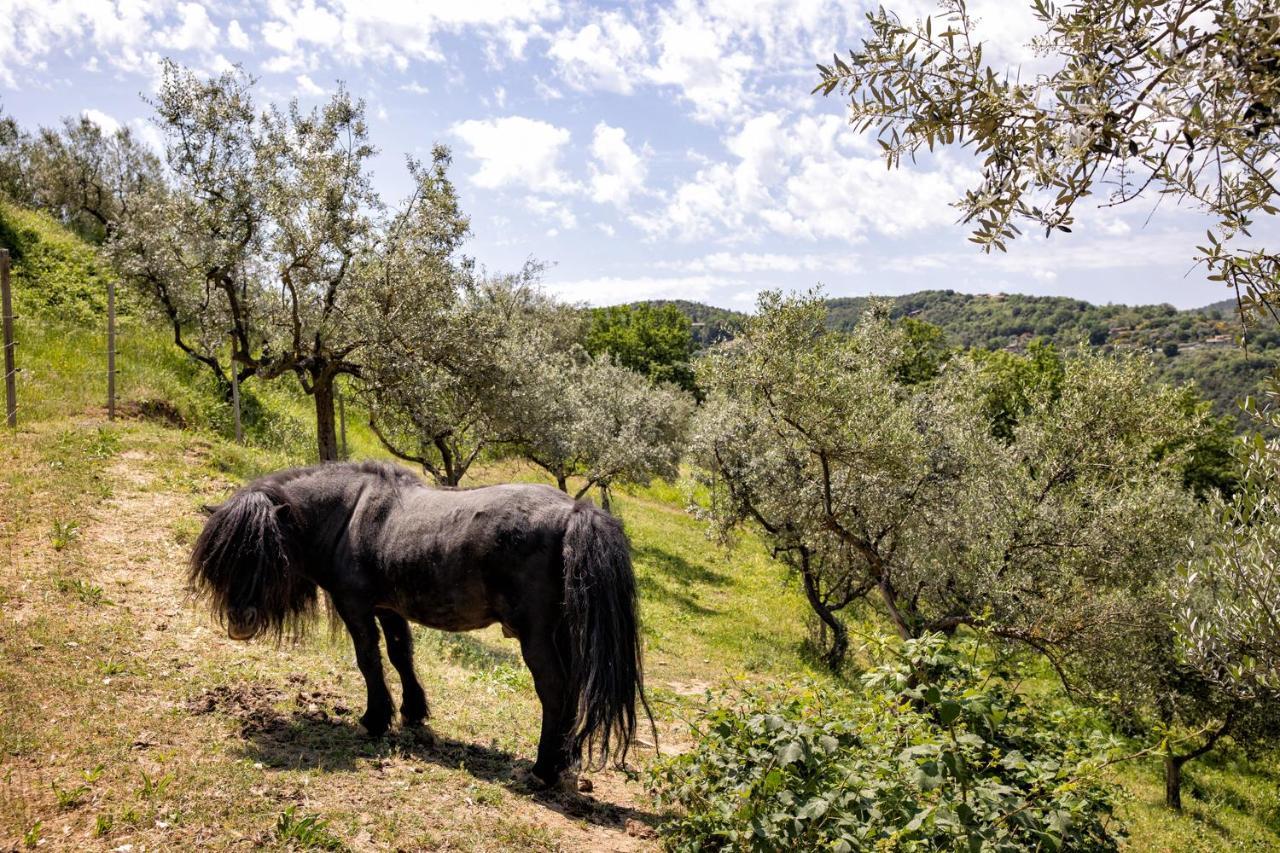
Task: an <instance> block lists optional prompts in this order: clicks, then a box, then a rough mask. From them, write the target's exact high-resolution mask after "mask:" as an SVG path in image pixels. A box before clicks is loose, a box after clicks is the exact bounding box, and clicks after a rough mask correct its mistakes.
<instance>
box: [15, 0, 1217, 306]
mask: <svg viewBox="0 0 1280 853" xmlns="http://www.w3.org/2000/svg"><path fill="white" fill-rule="evenodd" d="M867 5H868V4H866V3H865V2H862V0H858V2H827V0H790V2H773V1H772V0H707V2H697V0H676V2H662V3H648V2H634V3H594V4H593V3H576V2H563V3H562V2H556V0H525V2H516V0H467V2H407V0H400V2H386V3H383V2H378V0H271V2H268V3H265V4H258V3H243V2H234V0H233V1H232V2H219V3H212V2H210V3H207V4H206V3H200V2H173V0H80V2H67V0H0V21H2V22H5V23H4V24H0V98H2V99H3V107H4V109H5V111H6V112H8V113H10V114H12V115H13V116H14V117H15V118H17V120H18V121H19V122H21V123H22V124H24V125H25V126H28V127H32V126H34V125H37V124H52V123H55V122H56V121H58V119H59V118H60V117H61V116H65V115H79V114H87V115H89V116H90V117H92V118H94V120H96V121H98V122H99V123H101V124H103V125H104V126H106V127H112V126H115V125H117V124H123V125H129V126H132V127H134V128H136V129H137V130H138V132H140V133H142V134H143V135H144V137H146V138H149V139H151V140H152V141H153V142H154V141H158V139H157V134H156V133H155V129H154V128H152V127H151V126H150V124H149V115H150V108H149V107H148V106H147V104H146V103H145V101H144V99H143V98H144V96H145V95H147V94H149V93H150V92H151V91H152V90H153V88H154V85H155V80H156V74H157V67H158V63H159V61H160V59H161V58H162V57H172V58H174V59H176V60H178V61H180V62H182V63H184V64H186V65H188V66H190V67H192V68H195V69H197V70H201V71H206V72H213V71H216V70H219V69H222V68H225V67H228V66H229V65H231V64H233V63H236V64H241V65H243V66H244V67H245V68H246V69H247V70H248V71H249V72H250V73H252V74H253V75H255V76H256V77H258V78H259V80H260V83H259V97H261V98H263V99H272V100H279V101H284V100H287V99H289V98H292V97H297V98H299V99H300V100H301V101H302V103H303V104H307V103H311V102H317V101H318V100H320V99H322V98H324V96H325V93H326V92H329V91H331V90H332V89H333V87H334V85H335V83H336V81H339V80H341V81H344V82H345V83H346V84H347V86H348V87H349V88H350V89H351V91H352V92H353V93H355V94H356V95H358V96H360V97H363V98H364V99H365V100H366V101H367V102H368V110H369V119H370V129H371V136H372V138H373V141H374V142H375V143H376V144H377V145H378V146H379V148H380V149H381V152H382V153H381V154H380V156H379V158H378V160H377V163H376V172H377V183H378V185H379V187H380V189H381V190H382V191H383V192H384V193H385V194H386V195H387V196H388V197H389V198H396V197H398V196H400V195H401V194H402V193H403V192H404V191H405V189H406V188H407V181H406V180H405V171H404V168H403V157H404V155H405V154H406V153H411V154H416V155H418V156H426V155H427V154H428V153H429V151H430V148H431V145H432V143H433V142H436V141H440V142H444V143H446V144H448V145H449V146H450V147H451V148H452V149H453V152H454V166H453V172H452V174H453V178H454V180H455V182H456V183H457V185H458V187H459V190H460V192H461V195H462V199H463V204H464V206H465V208H466V210H467V211H468V212H469V213H470V214H471V216H472V228H473V232H474V236H473V238H472V240H471V243H470V244H469V246H468V248H467V251H468V252H469V253H470V254H472V255H474V256H475V257H476V258H477V259H478V261H479V262H480V263H482V264H484V265H485V266H486V267H488V268H489V269H491V270H495V271H502V270H513V269H515V268H517V267H519V266H520V265H521V264H522V263H524V261H525V260H526V259H528V258H536V259H538V260H541V261H544V262H547V263H548V264H549V265H550V266H549V267H548V269H547V272H546V274H545V279H544V281H545V284H546V286H547V288H548V289H549V290H551V291H553V292H555V293H557V294H559V295H561V296H563V297H565V298H567V299H570V300H574V301H587V302H591V303H593V304H609V303H616V302H624V301H629V300H633V299H647V298H688V299H697V300H701V301H705V302H710V303H713V304H717V305H722V306H725V307H730V308H738V309H746V308H749V307H750V306H751V305H752V303H753V302H754V298H755V294H756V293H757V292H758V291H759V290H761V289H763V288H783V289H803V288H808V287H811V286H813V285H816V284H821V285H823V286H824V288H825V289H826V292H827V293H828V294H830V295H833V296H845V295H862V294H868V293H878V294H896V293H906V292H910V291H914V290H920V289H924V288H952V289H955V290H961V291H966V292H973V293H988V292H997V291H1003V292H1019V293H1033V294H1054V295H1069V296H1075V297H1079V298H1083V299H1088V300H1090V301H1093V302H1129V303H1146V302H1171V303H1173V304H1175V305H1177V306H1179V307H1192V306H1196V305H1203V304H1206V303H1209V302H1213V301H1216V300H1218V299H1222V298H1225V297H1226V296H1228V295H1229V294H1228V293H1227V292H1226V291H1225V290H1224V289H1222V288H1221V287H1220V286H1217V285H1213V284H1211V283H1209V282H1206V281H1205V280H1204V275H1203V272H1202V270H1198V269H1192V264H1191V252H1192V248H1191V247H1192V246H1193V245H1194V244H1195V242H1196V240H1197V238H1198V237H1199V236H1202V235H1203V233H1204V225H1205V222H1204V220H1203V219H1201V218H1200V217H1199V216H1198V215H1196V214H1194V213H1190V212H1181V211H1178V210H1176V209H1174V208H1173V207H1172V206H1167V207H1161V208H1160V209H1159V210H1156V211H1155V213H1154V215H1152V209H1151V204H1148V203H1145V202H1144V203H1142V205H1141V206H1137V205H1135V206H1132V207H1129V208H1126V209H1120V210H1117V209H1106V210H1104V209H1100V208H1098V207H1097V206H1096V205H1085V206H1084V207H1082V208H1081V209H1080V211H1079V213H1080V221H1079V223H1078V227H1077V228H1076V229H1075V233H1073V234H1071V235H1057V236H1055V237H1054V238H1052V239H1051V240H1048V241H1045V240H1044V239H1041V238H1037V237H1030V238H1028V239H1025V240H1023V241H1022V242H1020V243H1017V244H1015V245H1014V246H1013V247H1012V248H1011V250H1010V253H1009V254H1008V255H1007V256H997V257H989V256H984V255H982V254H981V252H980V251H978V250H976V249H975V248H974V247H973V246H972V244H970V243H968V242H967V241H966V239H965V238H966V237H967V231H966V229H965V228H964V227H963V226H960V225H958V224H956V212H955V210H954V209H953V208H952V207H951V206H950V203H951V202H953V201H954V200H955V199H957V198H958V197H959V196H960V195H961V193H962V191H963V189H964V188H965V187H966V186H969V185H971V184H972V183H973V182H974V181H975V176H976V172H975V163H974V162H973V161H972V159H971V158H969V157H968V155H967V154H965V153H964V152H960V151H955V152H950V151H948V152H943V153H942V154H940V155H939V156H936V157H931V158H927V159H925V160H922V161H921V162H920V163H919V164H918V165H917V166H916V167H915V168H911V169H903V170H898V171H893V172H890V171H887V170H886V169H885V167H884V164H883V162H882V161H881V160H880V159H879V156H878V154H877V150H878V149H877V147H876V146H875V145H874V142H873V140H871V139H870V138H867V137H864V136H860V135H858V134H855V133H854V132H853V131H852V130H851V129H850V128H849V127H848V125H847V122H846V120H845V114H844V109H843V105H842V104H841V102H840V101H839V100H838V99H835V98H828V99H824V98H821V97H819V96H816V95H811V94H809V93H810V90H811V89H812V88H813V86H814V85H815V83H816V76H815V71H814V64H815V63H816V62H818V61H822V60H825V59H827V58H829V57H830V55H831V53H832V51H833V50H835V49H837V48H842V47H843V48H848V47H852V46H854V45H856V43H857V38H858V35H859V33H860V32H861V31H862V29H863V16H864V11H865V9H864V7H865V6H867ZM889 5H890V6H891V7H893V8H895V9H898V10H900V11H902V12H903V13H904V14H905V15H919V14H927V13H928V12H930V11H931V10H932V9H933V8H934V7H933V5H932V4H931V3H929V2H927V0H902V1H901V2H896V3H890V4H889ZM969 5H970V9H971V10H972V11H973V12H974V14H975V15H976V16H977V17H978V18H979V33H980V35H981V36H982V37H983V38H984V40H985V41H986V42H987V44H988V50H987V56H988V57H993V58H994V61H997V62H1001V63H1005V64H1008V65H1010V66H1021V67H1028V66H1029V65H1031V64H1033V63H1034V62H1036V59H1035V57H1034V56H1033V55H1032V54H1031V52H1030V50H1029V48H1028V41H1029V39H1030V37H1031V36H1032V35H1033V33H1034V22H1033V21H1032V20H1031V19H1030V15H1029V13H1026V12H1025V10H1024V9H1023V8H1022V6H1023V4H1021V3H1017V2H1014V0H971V2H970V4H969ZM6 25H7V26H6Z"/></svg>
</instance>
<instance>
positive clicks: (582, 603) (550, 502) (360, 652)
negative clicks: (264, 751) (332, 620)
mask: <svg viewBox="0 0 1280 853" xmlns="http://www.w3.org/2000/svg"><path fill="white" fill-rule="evenodd" d="M191 579H192V582H193V584H194V586H195V587H196V589H197V590H199V591H200V592H202V593H204V594H205V595H207V596H208V597H209V598H210V599H211V600H212V602H213V605H214V607H215V609H216V610H217V611H218V613H219V614H220V616H221V617H223V618H224V619H225V620H226V623H227V628H228V632H229V633H230V635H231V636H232V637H234V638H236V639H250V638H252V637H255V636H257V635H259V634H262V633H275V634H276V635H277V636H280V635H281V634H282V633H283V632H284V631H285V630H286V629H291V628H298V627H300V626H301V624H302V621H303V620H304V619H306V618H307V617H308V616H310V615H311V613H312V612H314V610H315V608H316V604H317V598H318V596H317V588H319V589H323V590H324V591H325V592H326V593H328V595H329V599H330V602H331V604H332V607H333V609H334V611H335V613H336V615H337V616H338V617H339V618H340V619H341V620H342V622H343V623H344V624H345V625H346V627H347V630H348V631H349V632H350V633H351V637H352V640H353V641H354V643H355V650H356V660H357V663H358V664H359V667H360V672H361V673H362V674H363V675H364V678H365V682H366V684H367V686H368V708H367V710H366V712H365V714H364V716H363V717H362V718H361V723H362V724H363V725H364V726H365V727H366V728H367V729H368V730H369V732H370V734H372V735H375V736H377V735H381V734H382V733H383V732H385V731H386V729H387V727H388V726H389V725H390V723H391V717H392V711H393V705H392V701H391V695H390V692H389V691H388V690H387V685H386V682H385V680H384V679H383V670H382V656H381V652H380V650H379V636H378V626H379V625H381V628H382V635H383V636H385V638H386V642H387V656H388V657H389V658H390V660H391V663H392V665H393V666H395V668H396V670H397V671H398V672H399V673H400V680H401V682H402V684H403V687H404V697H403V702H402V703H401V706H400V711H401V715H402V717H403V719H404V722H405V723H406V724H416V723H421V722H422V721H423V720H424V719H425V718H426V717H427V715H428V708H427V700H426V696H425V694H424V693H423V690H422V687H421V685H420V684H419V683H418V680H417V677H416V675H415V674H414V671H413V657H412V655H413V639H412V636H411V634H410V631H409V622H410V621H412V622H418V623H420V624H422V625H427V626H430V627H432V628H439V629H441V630H445V631H470V630H474V629H477V628H483V627H485V626H488V625H492V624H494V623H495V622H496V623H500V624H501V625H502V626H503V631H504V632H505V633H506V634H507V635H508V636H512V637H515V638H516V639H518V640H519V641H520V651H521V654H522V655H523V657H524V661H525V664H526V665H527V666H528V667H529V670H530V672H531V673H532V674H533V680H534V685H535V687H536V689H537V693H538V699H539V700H540V702H541V703H542V733H541V738H540V740H539V744H538V759H537V762H536V763H535V764H534V768H533V770H534V773H535V775H537V777H538V778H539V779H541V780H542V781H543V782H545V783H548V784H551V783H554V782H555V781H556V780H557V779H558V778H559V776H560V773H561V771H563V770H565V769H567V768H570V767H572V766H573V765H574V764H575V763H576V762H577V761H578V760H579V759H580V758H581V756H582V754H583V751H584V750H585V751H586V752H587V753H588V756H589V757H598V758H599V759H600V760H601V761H603V760H604V759H605V758H607V757H608V756H609V755H611V754H612V755H615V756H616V758H617V759H618V760H619V761H621V760H622V759H623V758H625V756H626V751H627V747H628V745H629V743H630V741H631V739H632V738H633V736H634V734H635V725H636V700H637V699H639V700H640V702H641V703H642V704H643V703H644V693H643V675H642V668H641V660H640V641H639V636H638V625H637V618H636V605H635V581H634V578H633V575H632V570H631V560H630V556H629V552H628V548H627V542H626V538H625V536H624V535H623V532H622V529H621V526H620V525H619V523H618V522H617V520H616V519H614V518H613V517H612V516H610V515H609V514H608V513H606V512H604V511H602V510H599V509H596V508H595V507H593V506H591V505H590V504H586V503H580V502H576V501H574V500H573V499H572V498H570V497H568V496H567V495H565V494H564V493H562V492H560V491H557V490H556V489H553V488H551V487H549V486H537V485H506V486H491V487H487V488H478V489H466V490H443V489H434V488H429V487H427V486H426V485H425V484H424V483H422V481H421V480H419V479H418V478H417V477H415V476H413V475H412V474H410V473H409V472H408V471H405V470H404V469H401V468H398V467H395V466H392V465H384V464H381V463H361V464H328V465H319V466H315V467H311V468H300V469H295V470H291V471H282V472H279V473H277V474H272V475H270V476H267V477H264V478H262V479H260V480H257V481H255V482H253V483H251V484H249V485H248V486H246V487H244V488H243V489H241V490H240V491H239V492H237V493H236V494H234V495H233V496H232V497H231V498H230V499H228V500H227V501H226V502H225V503H223V504H222V505H220V506H218V507H216V508H214V509H213V510H212V512H211V515H210V517H209V519H208V521H207V522H206V524H205V527H204V530H203V532H202V533H201V534H200V538H199V540H198V541H197V542H196V545H195V549H194V552H193V553H192V557H191ZM644 707H645V710H646V711H647V710H648V706H647V704H644Z"/></svg>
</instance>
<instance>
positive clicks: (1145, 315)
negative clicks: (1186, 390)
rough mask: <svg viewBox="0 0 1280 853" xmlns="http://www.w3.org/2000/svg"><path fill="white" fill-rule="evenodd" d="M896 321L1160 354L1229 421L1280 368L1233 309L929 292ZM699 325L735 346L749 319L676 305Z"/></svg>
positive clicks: (989, 343) (989, 340)
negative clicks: (911, 320)
mask: <svg viewBox="0 0 1280 853" xmlns="http://www.w3.org/2000/svg"><path fill="white" fill-rule="evenodd" d="M871 299H872V297H840V298H835V299H829V300H827V305H828V310H829V314H828V323H829V325H830V326H831V328H833V329H840V330H848V329H851V328H852V327H853V326H854V324H856V323H857V322H858V318H859V317H861V316H862V313H863V312H864V311H865V310H866V308H867V305H868V304H869V303H870V302H871ZM889 301H891V302H892V303H893V308H892V314H893V315H894V316H897V317H914V318H916V319H918V320H924V321H927V322H929V323H933V324H935V325H937V326H939V327H941V328H942V330H943V331H944V332H946V334H947V337H948V339H949V340H950V341H951V343H952V344H953V345H955V346H962V347H978V348H981V349H988V350H997V349H1007V350H1012V351H1015V352H1018V351H1021V350H1023V349H1025V348H1026V346H1027V344H1029V343H1030V342H1031V341H1033V340H1035V339H1037V338H1041V339H1045V340H1050V341H1052V342H1054V343H1055V344H1057V345H1058V346H1060V347H1071V346H1075V345H1077V344H1080V343H1087V344H1088V345H1090V346H1094V347H1099V348H1101V349H1103V350H1107V351H1110V350H1138V351H1142V352H1148V353H1151V355H1152V358H1153V360H1154V362H1155V364H1156V367H1157V370H1158V371H1159V372H1160V374H1161V375H1162V376H1164V377H1166V378H1168V379H1169V380H1171V381H1174V382H1177V383H1184V382H1188V381H1194V382H1196V383H1197V385H1198V386H1199V387H1200V390H1201V393H1203V394H1204V395H1205V396H1206V397H1207V398H1209V399H1211V400H1213V402H1214V405H1215V407H1216V408H1217V410H1218V411H1219V412H1222V413H1224V414H1233V415H1238V414H1239V412H1238V408H1237V404H1238V401H1239V400H1241V399H1243V398H1244V397H1245V396H1246V395H1250V394H1257V393H1258V391H1259V389H1260V388H1261V387H1262V384H1263V382H1264V381H1265V380H1266V379H1267V378H1268V377H1269V376H1270V375H1271V374H1272V373H1273V372H1274V371H1275V370H1276V369H1277V367H1280V328H1274V327H1269V328H1258V329H1253V330H1250V332H1249V333H1248V335H1247V351H1246V349H1243V348H1241V347H1240V345H1239V341H1238V338H1239V336H1240V332H1241V327H1240V323H1239V320H1238V314H1237V311H1236V305H1235V301H1234V300H1230V299H1228V300H1224V301H1222V302H1215V303H1213V304H1212V305H1206V306H1204V307H1203V308H1194V309H1190V310H1186V311H1179V310H1178V309H1176V308H1174V307H1173V306H1172V305H1093V304H1091V303H1089V302H1084V301H1082V300H1079V299H1068V298H1065V297H1059V296H1023V295H1019V294H1003V293H998V294H985V295H975V294H968V293H957V292H955V291H952V290H925V291H920V292H918V293H910V294H907V295H905V296H898V297H891V298H889ZM671 304H673V305H675V306H676V307H678V308H679V309H680V310H681V311H683V312H684V313H685V314H686V315H688V316H689V318H690V319H691V320H692V321H693V323H694V335H695V338H696V339H697V341H698V343H699V344H700V345H701V346H704V347H705V346H709V345H711V344H713V343H716V342H717V341H721V340H725V339H726V338H730V337H732V336H733V335H734V334H735V333H736V331H737V330H738V329H740V328H741V326H742V323H743V322H744V321H745V320H746V318H747V315H746V314H743V313H742V312H739V311H731V310H728V309H724V308H716V307H714V306H710V305H704V304H702V303H699V302H690V301H687V300H675V301H672V302H671Z"/></svg>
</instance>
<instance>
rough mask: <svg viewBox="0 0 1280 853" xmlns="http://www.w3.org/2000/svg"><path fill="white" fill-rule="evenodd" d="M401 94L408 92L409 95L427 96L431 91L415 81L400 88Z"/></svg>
mask: <svg viewBox="0 0 1280 853" xmlns="http://www.w3.org/2000/svg"><path fill="white" fill-rule="evenodd" d="M400 91H401V92H408V93H409V94H411V95H429V94H431V90H430V89H428V88H427V87H426V86H424V85H422V84H421V83H419V82H418V81H417V80H410V81H409V82H408V83H405V84H403V85H402V86H401V87H400Z"/></svg>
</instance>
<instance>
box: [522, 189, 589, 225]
mask: <svg viewBox="0 0 1280 853" xmlns="http://www.w3.org/2000/svg"><path fill="white" fill-rule="evenodd" d="M524 206H525V207H527V208H528V209H529V210H530V211H532V212H533V213H536V214H537V215H538V216H541V217H542V218H544V219H550V220H553V221H555V222H556V223H557V224H558V225H559V226H560V228H562V229H564V230H565V231H568V230H571V229H573V228H577V227H578V217H577V216H575V215H574V213H573V210H572V209H571V208H570V207H569V206H568V205H567V204H564V203H563V202H559V201H555V200H553V199H544V198H538V197H536V196H529V197H527V198H526V199H525V200H524Z"/></svg>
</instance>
